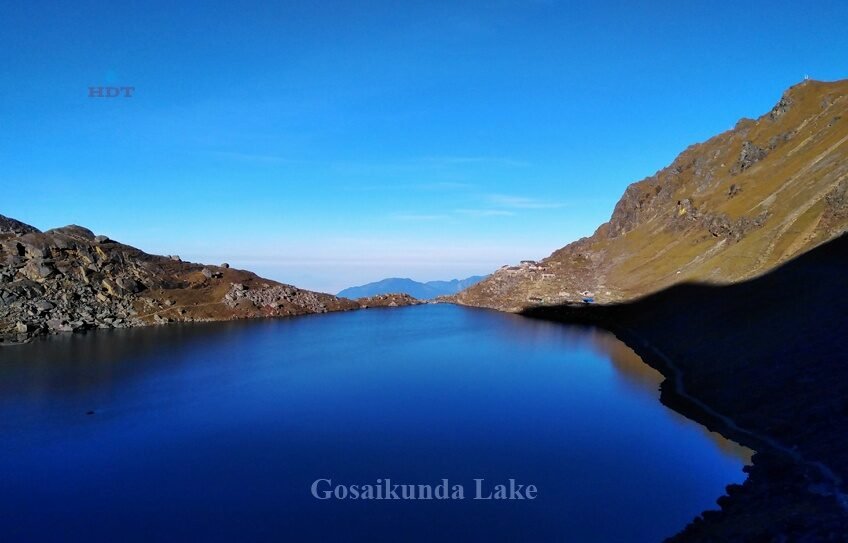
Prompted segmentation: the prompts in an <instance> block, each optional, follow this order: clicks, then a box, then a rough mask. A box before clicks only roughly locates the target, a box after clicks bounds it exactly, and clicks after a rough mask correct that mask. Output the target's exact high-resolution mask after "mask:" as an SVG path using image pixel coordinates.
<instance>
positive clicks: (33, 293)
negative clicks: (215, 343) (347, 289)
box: [0, 215, 417, 342]
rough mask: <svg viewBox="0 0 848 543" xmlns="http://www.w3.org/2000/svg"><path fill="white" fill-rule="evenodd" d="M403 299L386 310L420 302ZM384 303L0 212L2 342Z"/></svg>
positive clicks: (393, 299) (393, 302) (0, 329)
mask: <svg viewBox="0 0 848 543" xmlns="http://www.w3.org/2000/svg"><path fill="white" fill-rule="evenodd" d="M407 298H408V297H402V296H401V297H394V298H391V299H389V298H387V299H386V300H383V302H385V303H384V304H383V305H387V306H389V305H390V306H397V305H409V304H410V303H417V301H416V300H412V299H407ZM365 305H367V306H375V305H381V300H367V301H363V302H362V303H360V302H359V301H353V300H348V299H346V298H339V297H336V296H332V295H330V294H322V293H317V292H311V291H308V290H302V289H299V288H296V287H293V286H291V285H284V284H280V283H277V282H275V281H271V280H268V279H263V278H261V277H259V276H257V275H256V274H253V273H251V272H248V271H243V270H236V269H233V268H230V267H229V266H228V265H227V264H221V265H220V266H205V265H202V264H193V263H190V262H183V261H182V260H180V258H179V257H177V256H156V255H151V254H147V253H145V252H143V251H140V250H138V249H136V248H134V247H130V246H128V245H124V244H122V243H118V242H116V241H113V240H111V239H109V238H107V237H106V236H95V235H94V233H93V232H91V231H90V230H88V229H86V228H82V227H80V226H66V227H64V228H56V229H53V230H48V231H46V232H40V231H39V230H38V229H36V228H34V227H32V226H29V225H27V224H24V223H22V222H20V221H16V220H14V219H10V218H7V217H4V216H2V215H0V342H19V341H25V340H26V339H28V338H30V337H32V336H33V335H37V334H42V333H51V332H72V331H79V330H86V329H91V328H121V327H126V326H138V325H144V324H156V323H165V322H174V321H210V320H227V319H236V318H250V317H270V316H286V315H301V314H307V313H325V312H328V311H340V310H347V309H358V308H360V307H363V306H365Z"/></svg>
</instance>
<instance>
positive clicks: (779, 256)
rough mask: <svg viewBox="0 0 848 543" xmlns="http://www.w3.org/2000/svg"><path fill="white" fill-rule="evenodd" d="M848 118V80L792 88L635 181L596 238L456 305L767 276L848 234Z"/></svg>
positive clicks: (614, 294) (629, 292)
mask: <svg viewBox="0 0 848 543" xmlns="http://www.w3.org/2000/svg"><path fill="white" fill-rule="evenodd" d="M846 114H848V81H839V82H834V83H823V82H817V81H805V82H803V83H800V84H798V85H795V86H794V87H792V88H790V89H789V90H788V91H787V92H786V93H784V95H783V97H782V98H781V99H780V101H779V102H778V103H777V104H776V105H775V107H774V108H772V110H771V111H770V112H769V113H767V114H766V115H763V116H762V117H760V118H759V119H756V120H755V119H742V120H740V121H739V122H738V123H737V124H736V126H735V127H734V128H733V129H731V130H729V131H727V132H724V133H722V134H719V135H717V136H715V137H713V138H711V139H710V140H708V141H706V142H704V143H700V144H697V145H692V146H691V147H689V148H688V149H686V150H685V151H683V152H682V153H681V154H680V155H679V156H678V157H677V158H676V159H675V160H674V162H672V163H671V164H670V165H669V166H668V167H666V168H664V169H662V170H660V171H659V172H657V173H656V174H654V175H653V176H651V177H648V178H646V179H643V180H642V181H639V182H637V183H633V184H632V185H630V186H629V187H627V189H626V190H625V191H624V194H623V196H622V197H621V199H620V200H619V201H618V203H617V204H616V206H615V209H614V210H613V213H612V216H611V217H610V220H609V221H608V222H607V223H605V224H603V225H601V226H600V227H599V228H598V229H597V230H596V231H595V233H594V234H593V235H592V236H590V237H588V238H583V239H580V240H578V241H576V242H574V243H571V244H569V245H567V246H565V247H563V248H562V249H559V250H558V251H556V252H554V253H553V254H552V255H551V256H549V257H548V258H545V259H543V260H542V261H540V262H538V263H536V265H534V266H524V267H522V266H504V267H502V268H501V269H500V270H497V271H496V272H495V273H494V274H493V275H492V276H491V277H489V278H488V279H487V280H485V281H482V282H481V283H478V284H477V285H474V286H472V287H470V288H469V289H467V290H465V291H463V292H461V293H460V294H458V295H457V296H456V297H454V298H453V300H454V301H456V302H458V303H461V304H467V305H475V306H483V307H491V308H495V309H501V310H507V311H519V310H522V309H524V308H527V307H532V306H538V305H549V304H562V303H583V300H585V299H587V298H591V300H592V302H594V303H610V302H616V301H623V300H629V299H634V298H638V297H640V296H643V295H645V294H648V293H651V292H656V291H658V290H661V289H663V288H665V287H667V286H670V285H673V284H676V283H679V282H684V281H702V282H710V283H721V284H726V283H733V282H737V281H741V280H744V279H747V278H750V277H754V276H757V275H760V274H762V273H765V272H767V271H768V270H770V269H773V268H774V267H775V266H777V265H779V264H781V263H783V262H786V261H787V260H789V259H791V258H793V257H794V256H797V255H799V254H801V253H803V252H805V251H808V250H809V249H811V248H813V247H816V246H818V245H819V244H821V243H824V242H826V241H828V240H830V239H833V238H834V237H836V236H838V235H840V234H841V233H843V232H844V231H845V230H846V229H848V212H846V204H845V201H846V198H845V194H846V186H848V123H844V122H840V121H839V119H841V118H842V117H843V116H845V115H846ZM587 292H588V293H592V294H593V295H592V296H587V295H586V293H587Z"/></svg>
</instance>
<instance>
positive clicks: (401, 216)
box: [390, 213, 448, 222]
mask: <svg viewBox="0 0 848 543" xmlns="http://www.w3.org/2000/svg"><path fill="white" fill-rule="evenodd" d="M390 217H391V218H392V219H395V220H398V221H424V222H427V221H442V220H445V219H447V218H448V216H447V215H427V214H423V213H393V214H392V215H390Z"/></svg>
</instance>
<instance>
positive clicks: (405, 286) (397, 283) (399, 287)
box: [337, 275, 488, 300]
mask: <svg viewBox="0 0 848 543" xmlns="http://www.w3.org/2000/svg"><path fill="white" fill-rule="evenodd" d="M486 277H488V276H486V275H472V276H471V277H467V278H465V279H452V280H450V281H427V282H425V283H422V282H420V281H415V280H413V279H409V278H405V277H390V278H388V279H382V280H380V281H375V282H373V283H368V284H365V285H360V286H358V287H350V288H346V289H344V290H342V291H340V292H339V293H338V294H337V296H339V297H342V298H363V297H366V296H376V295H378V294H409V295H410V296H412V297H414V298H418V299H419V300H432V299H433V298H435V297H437V296H444V295H450V294H456V293H457V292H460V291H462V290H465V289H467V288H468V287H470V286H473V285H476V284H477V283H479V282H480V281H482V280H483V279H485V278H486Z"/></svg>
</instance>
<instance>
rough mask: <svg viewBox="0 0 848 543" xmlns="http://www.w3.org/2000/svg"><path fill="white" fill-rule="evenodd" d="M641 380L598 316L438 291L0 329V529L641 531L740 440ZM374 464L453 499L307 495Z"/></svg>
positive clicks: (90, 533) (732, 464)
mask: <svg viewBox="0 0 848 543" xmlns="http://www.w3.org/2000/svg"><path fill="white" fill-rule="evenodd" d="M659 382H660V377H659V374H657V373H656V372H655V371H653V370H651V369H650V368H648V367H647V366H645V365H644V364H642V363H641V361H640V360H639V359H638V357H636V356H635V355H634V354H633V353H632V351H630V350H629V349H628V348H627V347H625V346H624V345H623V344H621V343H620V342H619V341H618V340H616V339H615V338H614V337H613V336H611V335H610V334H608V333H606V332H603V331H599V330H592V329H587V328H575V327H566V326H562V325H559V324H554V323H546V322H539V321H534V320H529V319H525V318H522V317H519V316H515V315H508V314H501V313H496V312H490V311H485V310H475V309H466V308H461V307H455V306H450V305H429V306H418V307H409V308H402V309H383V310H380V309H369V310H366V311H355V312H349V313H336V314H328V315H315V316H309V317H299V318H294V319H284V320H262V321H252V322H235V323H214V324H196V325H170V326H163V327H153V328H145V329H132V330H120V331H99V332H96V333H90V334H86V335H69V336H61V337H52V338H45V339H41V340H38V341H35V342H33V343H32V344H29V345H25V346H20V347H5V348H0V541H70V540H79V541H109V542H113V541H160V540H165V541H437V540H440V541H524V542H529V541H579V542H587V541H588V542H592V541H615V542H621V541H659V540H661V539H663V538H664V537H667V536H670V535H672V534H674V533H675V532H677V531H679V530H680V529H682V528H683V527H684V526H685V525H686V524H687V523H688V522H689V521H690V520H691V519H692V518H693V517H694V516H696V515H697V514H698V513H699V512H701V511H702V510H704V509H708V508H715V500H716V498H717V497H718V496H720V495H721V494H723V493H724V487H725V486H726V485H727V484H729V483H734V482H735V483H739V482H741V481H743V480H744V474H743V472H742V466H743V464H744V462H745V461H746V459H747V457H748V454H749V451H746V450H745V449H742V448H740V447H738V446H736V445H734V444H733V443H730V442H728V441H726V440H724V439H723V438H721V437H720V436H718V435H716V434H711V433H709V432H707V431H706V430H705V429H704V428H703V427H701V426H699V425H697V424H695V423H693V422H691V421H688V420H687V419H685V418H683V417H681V416H680V415H678V414H676V413H674V412H673V411H671V410H669V409H667V408H666V407H664V406H663V405H661V404H660V403H659V401H658V396H659V394H658V389H657V387H658V383H659ZM91 411H93V412H94V413H93V414H90V412H91ZM386 478H390V479H391V480H392V482H393V483H395V484H398V483H405V484H416V485H418V484H429V485H431V486H433V487H435V486H436V485H438V484H439V483H441V481H442V479H448V480H449V484H450V485H451V486H453V485H462V486H463V488H464V490H465V499H464V500H430V501H425V500H383V501H379V500H350V499H348V500H337V499H328V500H318V499H316V498H315V497H313V495H312V493H311V486H312V484H313V482H314V481H316V480H318V479H329V480H332V482H333V485H337V484H341V485H347V486H349V485H365V484H372V485H373V484H375V483H376V481H377V480H378V479H386ZM475 478H476V479H484V483H483V484H484V489H488V488H489V487H493V486H494V485H496V484H501V483H505V482H507V481H508V480H509V479H515V480H516V482H517V483H518V484H525V485H529V484H532V485H535V487H536V488H537V489H538V491H537V496H536V499H534V500H523V501H521V500H500V501H496V500H475V499H473V498H474V494H475V482H474V479H475ZM322 484H323V483H322ZM321 488H323V487H321Z"/></svg>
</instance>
